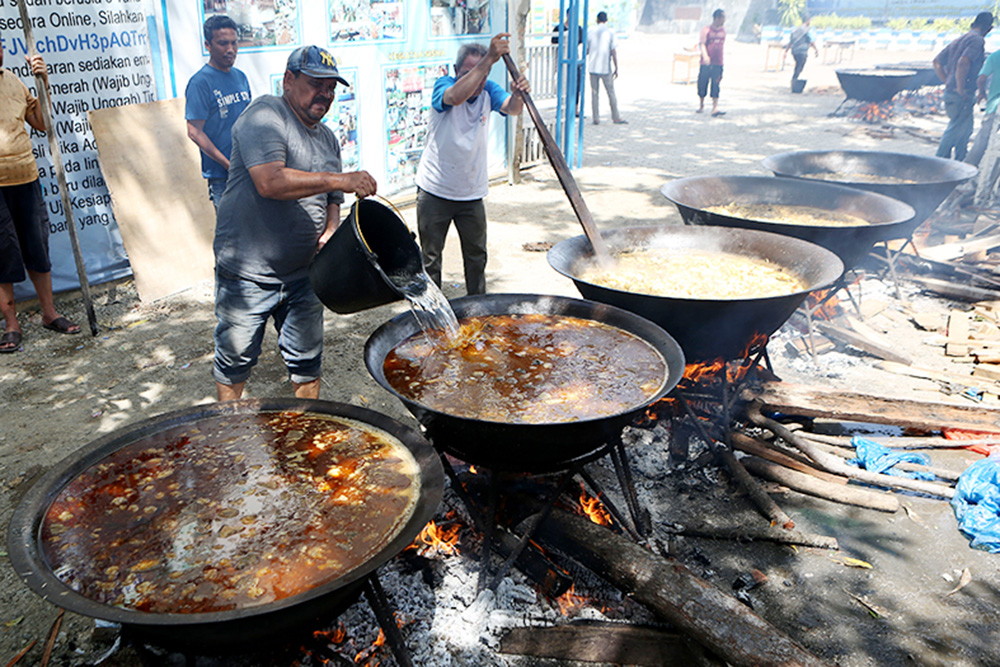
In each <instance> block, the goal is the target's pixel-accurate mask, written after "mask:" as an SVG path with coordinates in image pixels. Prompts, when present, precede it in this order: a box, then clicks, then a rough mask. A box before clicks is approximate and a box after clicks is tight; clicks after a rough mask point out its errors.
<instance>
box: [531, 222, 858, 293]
mask: <svg viewBox="0 0 1000 667" xmlns="http://www.w3.org/2000/svg"><path fill="white" fill-rule="evenodd" d="M629 234H639V235H646V236H644V237H643V240H645V238H646V237H647V236H662V237H663V238H667V237H668V236H695V237H697V236H704V237H709V238H718V237H726V236H731V237H734V238H739V237H749V238H750V239H753V238H754V237H758V238H757V240H759V241H761V242H764V241H768V240H770V241H771V242H772V243H774V244H779V243H780V244H785V245H788V246H791V249H792V250H793V251H794V250H799V251H800V252H801V253H811V254H814V255H817V254H818V255H820V256H824V255H825V257H823V260H824V261H823V266H822V267H821V268H822V269H823V273H822V277H821V279H820V280H816V281H813V282H812V283H811V284H809V285H807V286H805V287H804V288H803V289H800V290H794V291H790V292H782V293H781V294H771V295H768V296H750V297H734V298H731V299H697V298H691V297H683V296H667V295H663V294H649V293H648V292H632V291H628V290H621V289H616V288H614V287H607V286H605V285H599V284H598V283H594V282H591V281H589V280H584V279H583V278H581V277H580V276H579V274H578V273H577V269H578V267H579V265H580V263H581V262H585V261H587V262H589V261H591V260H593V259H594V254H593V248H592V247H591V246H590V241H588V240H587V238H586V237H585V236H584V235H582V234H581V235H579V236H573V237H571V238H568V239H563V240H562V241H560V242H559V243H557V244H556V245H554V246H553V247H552V248H550V249H549V252H548V253H547V255H546V257H547V259H548V261H549V266H551V267H552V268H553V269H555V270H556V272H558V273H559V274H561V275H563V276H565V277H567V278H569V279H570V280H574V281H578V282H581V283H585V284H587V285H593V286H594V287H598V288H600V289H602V290H607V291H609V292H616V293H618V294H637V295H640V296H643V297H647V298H651V299H670V300H671V301H679V302H686V303H691V304H706V303H719V304H724V303H737V302H738V303H750V304H752V303H756V302H759V303H761V304H765V303H766V302H768V301H771V300H773V299H778V298H784V297H792V296H798V295H807V294H809V293H810V292H814V291H816V290H818V289H823V288H825V287H829V286H830V285H832V284H833V283H834V282H836V281H837V280H838V279H839V278H840V277H841V276H842V275H843V274H844V270H845V268H844V262H843V261H842V260H841V259H840V257H838V256H837V254H836V253H835V252H833V251H832V250H828V249H826V248H824V247H822V246H820V245H818V244H816V243H813V242H811V241H803V240H802V239H798V238H795V237H794V236H785V235H784V234H776V233H774V232H762V231H760V230H756V229H746V228H743V227H723V226H719V225H678V226H665V225H643V226H636V227H620V228H618V229H613V230H608V231H605V232H602V234H601V235H602V236H603V237H604V240H605V241H606V242H607V243H608V246H609V249H610V250H611V253H612V255H614V253H615V252H618V251H620V250H623V249H642V246H635V245H634V244H632V245H621V244H617V243H615V242H616V241H617V240H618V237H624V236H626V235H629ZM574 244H576V245H581V246H583V247H584V252H583V253H582V254H581V255H580V256H579V257H578V258H577V259H576V261H574V262H573V263H572V264H571V265H570V266H569V267H568V268H567V269H565V270H564V269H563V268H562V267H561V266H558V265H557V264H556V260H555V256H556V255H557V254H560V253H561V251H562V250H564V249H565V248H566V247H569V246H571V245H574ZM650 247H651V248H659V247H661V246H659V245H657V246H650ZM662 247H666V246H662ZM557 248H560V252H556V249H557ZM692 249H694V250H703V249H705V248H704V247H695V248H692ZM711 250H712V251H714V252H723V253H729V254H733V255H737V256H740V257H751V258H753V259H768V258H766V257H762V256H761V255H759V254H747V253H739V252H736V251H733V250H728V249H725V248H718V247H716V248H712V249H711ZM768 261H770V260H768ZM560 263H561V262H560ZM779 266H782V268H785V267H784V266H783V265H779Z"/></svg>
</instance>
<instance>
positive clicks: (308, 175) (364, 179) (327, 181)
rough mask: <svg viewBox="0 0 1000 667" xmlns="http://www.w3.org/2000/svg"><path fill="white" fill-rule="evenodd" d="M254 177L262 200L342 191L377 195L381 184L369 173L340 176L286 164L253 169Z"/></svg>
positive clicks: (291, 198) (252, 177) (356, 172)
mask: <svg viewBox="0 0 1000 667" xmlns="http://www.w3.org/2000/svg"><path fill="white" fill-rule="evenodd" d="M247 171H249V172H250V178H251V179H253V184H254V187H256V188H257V193H258V194H260V196H261V197H266V198H267V199H278V200H281V201H290V200H293V199H302V198H303V197H311V196H313V195H318V194H323V193H326V192H332V191H333V190H340V191H342V192H353V193H355V194H356V195H357V196H358V197H367V196H369V195H373V194H375V191H376V190H377V188H378V185H377V184H376V182H375V179H374V178H372V177H371V175H370V174H369V173H368V172H367V171H352V172H348V173H346V174H336V173H333V172H329V171H317V172H312V171H301V170H299V169H292V168H290V167H286V166H285V164H284V163H283V162H265V163H264V164H258V165H256V166H254V167H250V168H249V169H248V170H247Z"/></svg>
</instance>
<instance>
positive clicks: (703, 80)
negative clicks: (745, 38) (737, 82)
mask: <svg viewBox="0 0 1000 667" xmlns="http://www.w3.org/2000/svg"><path fill="white" fill-rule="evenodd" d="M725 23H726V13H725V12H724V11H722V10H721V9H716V10H715V11H714V12H712V22H711V23H710V24H709V25H707V26H705V27H704V28H702V29H701V37H700V38H699V39H698V48H699V49H700V51H701V68H700V69H699V70H698V99H699V104H698V113H702V112H703V111H705V96H706V95H708V94H709V92H711V95H712V115H713V116H724V115H725V113H726V112H725V111H719V84H720V83H721V82H722V49H723V47H724V46H725V43H726V29H725V28H723V27H722V26H723V25H724V24H725ZM709 84H711V91H710V90H709Z"/></svg>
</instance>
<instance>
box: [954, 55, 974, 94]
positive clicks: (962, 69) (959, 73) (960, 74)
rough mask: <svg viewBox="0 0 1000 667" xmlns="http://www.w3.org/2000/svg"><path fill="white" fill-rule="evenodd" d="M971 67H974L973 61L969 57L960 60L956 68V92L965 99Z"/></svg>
mask: <svg viewBox="0 0 1000 667" xmlns="http://www.w3.org/2000/svg"><path fill="white" fill-rule="evenodd" d="M970 67H972V61H971V60H969V57H968V56H962V57H961V58H959V59H958V65H956V66H955V92H957V93H958V94H959V95H961V96H962V97H965V79H966V77H968V76H969V68H970Z"/></svg>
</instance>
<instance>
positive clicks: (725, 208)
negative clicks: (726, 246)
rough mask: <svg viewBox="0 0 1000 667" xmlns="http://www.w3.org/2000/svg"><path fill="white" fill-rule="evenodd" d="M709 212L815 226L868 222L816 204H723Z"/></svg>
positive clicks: (710, 207) (836, 225) (760, 220)
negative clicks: (818, 206)
mask: <svg viewBox="0 0 1000 667" xmlns="http://www.w3.org/2000/svg"><path fill="white" fill-rule="evenodd" d="M705 210H706V211H708V212H709V213H717V214H719V215H727V216H729V217H731V218H741V219H743V220H757V221H759V222H773V223H777V224H781V225H812V226H817V227H861V226H863V225H867V224H869V223H868V221H867V220H865V219H864V218H859V217H858V216H856V215H851V214H849V213H843V212H841V211H831V210H829V209H825V208H817V207H816V206H799V205H791V204H724V205H721V206H709V207H707V208H706V209H705Z"/></svg>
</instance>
